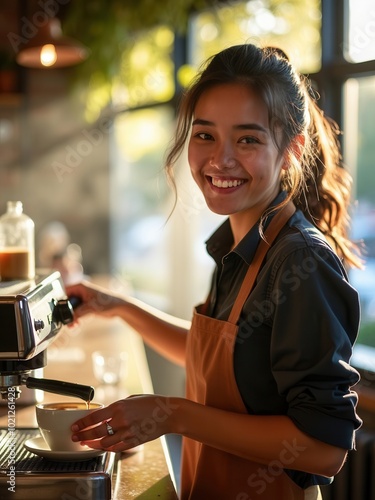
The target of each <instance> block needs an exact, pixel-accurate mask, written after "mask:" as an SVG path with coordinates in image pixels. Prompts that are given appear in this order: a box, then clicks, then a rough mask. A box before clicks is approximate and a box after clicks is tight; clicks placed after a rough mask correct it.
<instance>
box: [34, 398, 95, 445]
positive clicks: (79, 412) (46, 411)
mask: <svg viewBox="0 0 375 500" xmlns="http://www.w3.org/2000/svg"><path fill="white" fill-rule="evenodd" d="M103 406H104V405H102V404H100V403H90V407H89V408H88V407H87V404H86V403H85V402H73V403H71V402H60V403H38V404H37V405H36V407H35V408H36V420H37V423H38V427H39V430H40V433H41V435H42V436H43V438H44V441H45V442H46V444H47V445H48V446H49V448H50V449H51V450H52V451H82V450H84V449H85V448H84V447H82V445H81V444H80V443H79V442H78V443H75V442H73V441H72V439H71V436H72V431H71V426H72V425H73V424H74V422H76V421H77V420H79V419H80V418H83V417H84V416H86V415H87V414H88V413H91V412H92V411H95V410H98V409H99V408H103Z"/></svg>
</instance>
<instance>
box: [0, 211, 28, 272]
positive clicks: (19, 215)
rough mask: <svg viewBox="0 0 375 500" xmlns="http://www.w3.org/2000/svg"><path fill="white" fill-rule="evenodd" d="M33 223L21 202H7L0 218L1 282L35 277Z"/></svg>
mask: <svg viewBox="0 0 375 500" xmlns="http://www.w3.org/2000/svg"><path fill="white" fill-rule="evenodd" d="M34 233H35V226H34V222H33V220H32V219H30V217H28V216H27V215H26V214H24V213H23V206H22V202H21V201H8V203H7V211H6V213H5V214H4V215H2V216H1V217H0V277H1V280H2V281H9V280H29V279H33V278H34V277H35V249H34V238H35V237H34Z"/></svg>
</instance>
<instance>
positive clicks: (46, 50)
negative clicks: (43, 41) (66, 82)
mask: <svg viewBox="0 0 375 500" xmlns="http://www.w3.org/2000/svg"><path fill="white" fill-rule="evenodd" d="M56 60H57V54H56V48H55V46H54V45H52V44H51V43H48V44H47V45H43V47H42V49H41V51H40V62H41V63H42V64H43V66H53V65H54V64H55V62H56Z"/></svg>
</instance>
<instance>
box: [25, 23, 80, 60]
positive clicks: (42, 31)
mask: <svg viewBox="0 0 375 500" xmlns="http://www.w3.org/2000/svg"><path fill="white" fill-rule="evenodd" d="M87 56H88V50H87V48H86V47H84V46H83V45H82V44H81V43H80V42H78V41H76V40H73V39H72V38H68V37H66V36H64V35H63V34H62V31H61V24H60V20H59V19H57V18H55V17H54V18H50V19H48V20H47V21H46V23H45V24H44V25H43V26H41V27H39V28H38V32H37V33H36V34H35V36H33V37H32V38H30V40H29V41H28V42H27V43H26V44H25V46H24V47H23V48H22V49H21V50H20V51H19V52H18V54H17V57H16V61H17V63H18V64H20V65H21V66H26V67H28V68H62V67H64V66H74V65H75V64H78V63H80V62H82V61H84V60H85V59H86V58H87Z"/></svg>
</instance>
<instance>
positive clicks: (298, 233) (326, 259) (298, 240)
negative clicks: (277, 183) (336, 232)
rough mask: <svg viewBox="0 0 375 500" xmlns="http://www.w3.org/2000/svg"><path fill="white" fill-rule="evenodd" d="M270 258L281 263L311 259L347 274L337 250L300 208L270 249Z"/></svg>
mask: <svg viewBox="0 0 375 500" xmlns="http://www.w3.org/2000/svg"><path fill="white" fill-rule="evenodd" d="M269 258H270V259H272V260H273V261H274V264H276V261H278V262H279V264H281V263H282V262H285V261H287V262H289V263H290V259H292V260H293V261H296V262H297V263H298V261H300V260H303V259H311V258H314V259H316V260H317V261H319V262H322V263H325V264H326V265H329V266H330V267H334V268H335V269H336V270H338V271H340V274H344V275H346V271H345V269H344V266H343V264H342V262H341V260H340V259H339V257H338V256H337V254H336V252H335V251H334V250H333V248H332V247H331V246H330V244H329V243H328V241H327V240H326V238H325V236H324V235H323V233H322V232H321V231H319V229H317V228H316V227H315V226H314V225H313V224H312V223H311V222H310V221H308V220H307V219H306V217H305V216H304V215H303V213H302V212H301V211H300V210H297V211H296V212H295V213H294V215H292V217H291V218H290V219H289V221H288V222H287V224H286V225H285V226H284V228H283V229H282V230H281V231H280V234H279V235H278V237H277V238H276V240H275V243H274V245H273V246H272V248H271V249H270V251H269Z"/></svg>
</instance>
